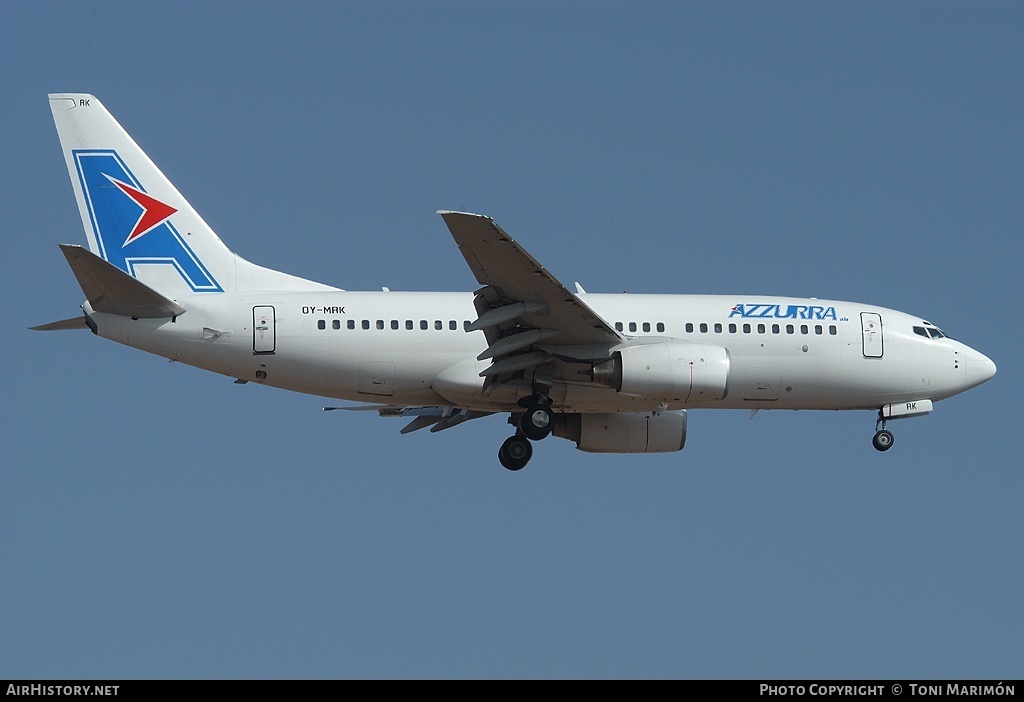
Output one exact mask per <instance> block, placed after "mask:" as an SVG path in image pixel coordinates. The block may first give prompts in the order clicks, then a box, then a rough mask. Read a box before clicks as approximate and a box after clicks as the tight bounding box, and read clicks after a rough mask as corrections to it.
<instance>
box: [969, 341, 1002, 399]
mask: <svg viewBox="0 0 1024 702" xmlns="http://www.w3.org/2000/svg"><path fill="white" fill-rule="evenodd" d="M964 366H965V368H964V371H965V373H964V375H965V377H964V389H965V390H967V389H968V388H973V387H975V386H977V385H981V384H982V383H984V382H985V381H986V380H989V379H991V378H992V376H994V375H995V374H996V364H995V363H993V362H992V359H990V358H989V357H988V356H986V355H985V354H983V353H981V352H979V351H975V350H974V349H971V350H970V351H968V353H967V363H965V364H964Z"/></svg>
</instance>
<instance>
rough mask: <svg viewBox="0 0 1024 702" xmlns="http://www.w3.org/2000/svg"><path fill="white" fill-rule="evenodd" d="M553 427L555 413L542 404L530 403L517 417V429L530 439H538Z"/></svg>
mask: <svg viewBox="0 0 1024 702" xmlns="http://www.w3.org/2000/svg"><path fill="white" fill-rule="evenodd" d="M554 428H555V415H554V414H552V413H551V410H549V409H548V408H547V407H545V406H544V405H532V406H530V407H528V408H527V410H526V412H524V413H523V416H522V417H520V418H519V430H520V431H522V432H523V434H524V435H525V436H526V438H527V439H529V440H530V441H540V440H541V439H543V438H545V437H547V436H548V434H550V433H551V430H552V429H554Z"/></svg>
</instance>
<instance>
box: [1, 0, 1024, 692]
mask: <svg viewBox="0 0 1024 702" xmlns="http://www.w3.org/2000/svg"><path fill="white" fill-rule="evenodd" d="M1022 34H1024V6H1021V5H1020V3H1011V2H980V3H960V2H952V3H947V2H929V3H922V2H901V3H890V2H831V3H819V2H777V3H762V2H714V3H711V2H631V3H624V2H623V3H613V2H554V3H542V2H491V3H470V2H427V3H420V2H415V3H414V2H305V3H269V2H255V3H242V2H219V3H198V2H181V3H173V4H165V3H135V2H131V3H129V2H103V3H99V2H87V3H74V4H72V3H62V2H36V3H7V4H4V5H3V6H2V7H0V59H2V61H0V65H2V66H3V71H2V73H0V76H2V85H3V88H4V94H5V95H6V99H5V100H4V103H3V105H2V107H0V123H2V124H3V125H4V130H3V131H4V134H5V156H6V158H5V161H6V162H7V163H8V165H9V168H8V176H7V179H6V181H5V182H7V187H6V188H4V189H3V194H2V195H0V198H2V203H3V212H4V214H5V216H6V232H7V234H6V237H5V239H4V240H5V242H7V246H8V249H7V255H6V256H4V257H3V259H2V261H0V266H2V276H0V281H2V285H3V295H4V299H5V300H6V301H7V303H8V304H7V308H8V313H7V320H8V322H9V324H8V325H7V339H8V344H7V345H6V349H5V351H4V353H3V356H2V358H3V359H4V361H5V363H4V366H5V368H6V370H7V372H6V374H5V380H4V396H5V398H6V400H7V401H6V403H5V404H6V417H7V420H6V421H5V422H4V423H3V429H2V431H3V451H4V460H3V463H2V467H0V535H2V536H0V564H2V565H0V678H56V679H67V678H847V677H850V678H876V677H877V678H893V679H906V680H915V679H931V678H994V679H1000V680H1005V679H1019V678H1021V677H1024V633H1022V632H1024V606H1022V601H1021V582H1022V581H1024V564H1022V557H1021V554H1022V549H1021V534H1024V516H1022V513H1021V510H1020V495H1021V494H1022V492H1024V477H1022V475H1024V474H1022V472H1021V469H1020V456H1019V450H1018V447H1017V438H1018V434H1019V428H1018V424H1019V416H1020V411H1019V407H1018V405H1017V399H1019V398H1020V390H1021V373H1020V369H1019V368H1018V367H1015V361H1016V360H1017V359H1018V358H1019V350H1020V348H1021V344H1022V341H1024V340H1022V338H1021V336H1022V335H1021V332H1020V325H1019V324H1018V323H1017V322H1016V319H1015V317H1016V314H1015V309H1016V307H1017V305H1018V300H1019V299H1020V297H1021V295H1020V293H1021V282H1020V281H1021V276H1020V265H1021V260H1022V258H1024V256H1022V254H1024V251H1022V248H1024V247H1022V245H1021V234H1022V223H1024V205H1022V203H1024V197H1022V192H1024V177H1022V167H1024V141H1022V139H1024V138H1022V136H1021V134H1022V132H1021V125H1022V124H1024V90H1022V89H1021V76H1022V75H1024V45H1022V43H1021V41H1020V37H1021V36H1022ZM63 91H76V92H90V93H93V94H95V95H97V96H98V97H99V98H100V99H101V100H102V101H103V102H104V104H105V105H106V106H107V107H108V108H109V109H110V110H111V112H112V113H113V114H114V115H115V117H116V118H117V119H118V120H119V121H120V122H121V123H122V125H124V126H125V128H126V129H127V130H128V131H129V132H130V133H131V134H132V135H133V136H134V137H135V138H136V140H137V141H138V142H139V143H140V144H141V145H142V147H143V148H144V149H146V151H147V152H148V153H149V154H150V156H151V157H152V158H153V159H154V160H155V161H156V162H157V164H158V165H160V166H161V168H162V169H163V170H164V171H165V173H167V174H168V175H169V176H170V178H171V179H172V180H173V181H174V182H175V183H176V185H177V186H178V187H179V189H180V190H181V191H182V192H183V193H184V194H185V195H186V196H187V197H188V198H189V199H190V201H191V202H192V204H193V205H194V206H195V207H196V209H197V210H198V211H199V212H200V213H201V214H202V215H203V216H204V218H205V219H206V220H207V221H208V222H209V223H210V224H211V226H213V228H214V229H215V230H216V231H217V232H218V233H219V234H220V236H221V238H223V239H224V240H225V242H226V243H227V244H228V245H229V246H230V247H232V248H233V249H234V250H235V251H237V252H238V253H239V254H241V255H242V256H244V257H245V258H248V259H249V260H252V261H255V262H257V263H261V264H264V265H269V266H272V267H275V268H279V269H281V270H285V271H287V272H290V273H294V274H297V275H301V276H303V277H307V278H312V279H316V280H320V281H323V282H326V283H330V284H333V285H337V286H339V287H344V288H347V289H378V288H380V287H381V286H388V287H390V288H391V289H392V290H473V289H474V288H475V281H474V279H473V277H472V276H471V274H470V272H469V270H468V269H467V267H466V266H465V263H464V261H463V260H462V257H461V256H460V255H459V253H458V251H457V249H456V247H455V245H454V244H453V242H452V240H451V238H450V236H449V234H448V232H447V230H446V228H445V226H444V223H443V222H442V221H441V219H440V218H439V217H438V216H437V215H436V214H434V213H435V211H436V210H438V209H459V210H469V211H476V212H482V213H485V214H489V215H491V216H493V217H494V218H495V219H496V220H497V221H498V222H499V223H500V224H501V225H502V226H503V227H504V228H505V229H506V230H507V231H508V232H509V233H510V234H512V235H513V236H514V237H515V238H516V239H517V240H518V241H519V242H520V243H521V244H522V245H523V246H524V247H526V248H527V250H529V251H530V252H531V253H532V254H533V255H534V256H535V257H536V258H537V259H538V260H540V261H541V262H543V263H544V264H545V266H546V267H547V268H548V269H549V270H550V271H552V273H554V274H555V275H556V276H558V277H559V278H560V279H561V280H563V281H564V282H566V283H567V284H570V285H571V283H572V282H574V281H579V282H580V283H582V284H583V286H584V287H585V288H586V289H587V290H589V291H591V292H619V291H622V290H629V291H631V292H665V293H668V292H683V293H687V292H689V293H722V294H735V295H743V294H759V293H764V294H787V295H798V296H816V297H820V298H831V299H840V300H857V301H862V302H865V303H870V304H878V305H883V306H886V307H892V308H896V309H900V310H903V311H906V312H910V313H913V314H917V315H920V316H922V317H924V318H926V319H929V320H930V321H932V322H934V323H936V324H938V325H939V326H941V327H942V328H943V329H945V330H946V331H947V332H948V333H949V334H951V335H952V336H954V337H956V338H958V339H960V340H962V341H964V342H965V343H967V344H969V345H971V346H973V347H975V348H978V349H980V350H981V351H983V352H984V353H986V354H987V355H988V356H990V357H991V358H992V359H993V360H994V361H995V362H996V364H997V365H998V366H999V374H998V375H997V376H996V377H995V378H994V379H993V380H992V381H990V382H989V383H987V384H986V385H983V386H981V387H980V388H977V389H975V390H972V391H971V392H968V393H966V394H964V395H962V396H959V397H955V398H952V399H950V400H947V401H944V402H942V403H939V404H938V405H936V409H935V412H934V413H933V414H932V415H931V416H929V417H926V418H922V419H913V420H907V421H904V422H898V423H895V424H894V425H891V428H893V429H894V431H895V434H896V445H895V446H894V447H893V449H892V450H891V451H889V452H888V453H886V454H879V453H877V452H876V451H874V450H873V449H872V448H871V445H870V437H871V434H872V431H873V428H874V417H873V416H872V415H871V413H863V412H857V413H831V412H830V413H814V412H762V413H760V414H758V415H757V417H756V418H754V419H753V420H748V418H747V414H746V413H744V412H728V411H719V412H716V411H702V412H692V413H691V415H690V431H689V436H688V439H687V445H686V449H685V450H684V451H683V452H681V453H676V454H669V455H652V456H642V455H641V456H635V455H633V456H630V455H626V456H592V455H587V454H583V453H580V452H578V451H576V450H575V449H574V448H573V445H572V444H571V443H569V442H564V441H558V440H554V439H552V440H548V441H545V442H544V443H543V444H540V445H538V446H537V451H536V453H535V456H534V459H533V461H532V462H531V463H530V465H529V466H528V467H527V469H525V470H523V471H521V472H519V473H510V472H508V471H505V470H504V469H502V468H501V467H500V466H499V465H498V463H497V460H496V456H495V453H496V451H497V447H498V445H499V444H500V442H501V440H502V439H503V438H504V437H505V436H506V435H507V433H508V429H507V426H506V425H505V424H504V421H503V420H502V419H500V418H497V417H495V418H489V419H485V420H480V421H477V422H472V423H471V424H468V425H464V426H462V427H459V428H457V429H452V430H451V431H446V432H442V433H439V434H434V435H431V434H429V433H427V432H419V433H416V434H412V435H408V436H400V435H399V433H398V430H399V429H400V427H401V425H402V422H400V421H397V422H396V421H394V420H391V421H389V420H386V419H381V418H378V417H377V416H376V415H373V414H370V413H345V414H344V416H341V415H342V413H324V412H322V411H321V407H322V406H323V405H324V404H325V401H324V400H322V399H320V398H316V397H310V396H302V395H295V394H289V393H286V392H283V391H278V390H274V389H270V388H264V387H257V386H254V385H252V384H250V385H247V386H237V385H234V384H233V383H232V382H231V381H230V379H226V378H223V377H220V376H216V375H212V374H207V373H204V372H202V371H198V370H195V369H192V368H188V367H184V366H179V365H177V364H169V363H167V362H166V361H164V360H162V359H160V358H157V357H154V356H148V355H146V354H143V353H141V352H139V351H135V350H132V349H128V348H125V347H121V346H117V345H115V344H113V343H111V342H108V341H105V340H102V339H99V338H96V337H94V336H92V335H90V334H88V333H72V332H64V333H49V334H41V333H34V332H29V331H28V330H27V327H29V326H31V325H34V324H40V323H43V322H48V321H52V320H55V319H61V318H64V317H70V316H73V315H74V314H75V313H76V311H77V306H78V305H79V303H80V302H81V298H82V294H81V291H80V290H79V288H78V286H77V284H76V282H75V280H74V277H73V276H72V275H71V272H70V270H69V269H68V268H67V265H66V263H65V261H64V260H63V257H62V256H61V254H60V251H59V249H58V248H57V244H58V243H84V234H83V232H82V229H81V223H80V220H79V218H78V214H77V211H76V208H75V205H74V201H73V198H72V194H71V189H70V187H69V184H68V179H67V172H66V170H65V167H64V164H63V161H62V159H61V156H60V150H59V145H58V142H57V137H56V132H55V130H54V128H53V124H52V120H51V118H50V114H49V109H48V107H47V103H46V94H47V93H49V92H63ZM1015 398H1016V399H1015ZM326 403H327V404H329V402H326Z"/></svg>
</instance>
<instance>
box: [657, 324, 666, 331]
mask: <svg viewBox="0 0 1024 702" xmlns="http://www.w3.org/2000/svg"><path fill="white" fill-rule="evenodd" d="M658 331H660V332H663V331H665V323H664V322H658Z"/></svg>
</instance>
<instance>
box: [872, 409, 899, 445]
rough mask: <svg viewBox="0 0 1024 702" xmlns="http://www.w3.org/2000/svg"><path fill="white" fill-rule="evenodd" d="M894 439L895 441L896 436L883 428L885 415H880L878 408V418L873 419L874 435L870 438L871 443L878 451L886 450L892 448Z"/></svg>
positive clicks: (880, 411)
mask: <svg viewBox="0 0 1024 702" xmlns="http://www.w3.org/2000/svg"><path fill="white" fill-rule="evenodd" d="M879 427H881V429H879ZM894 441H896V437H894V436H893V435H892V432H891V431H889V430H888V429H886V428H885V417H884V416H882V410H878V419H877V420H876V421H875V436H874V437H873V438H872V439H871V445H872V446H874V447H875V448H876V449H878V450H879V451H888V450H889V449H890V448H892V444H893V442H894Z"/></svg>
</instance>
